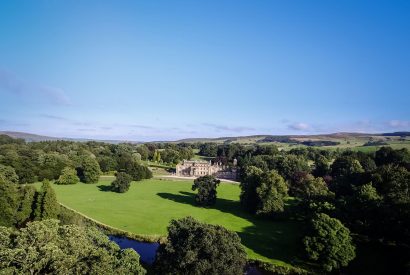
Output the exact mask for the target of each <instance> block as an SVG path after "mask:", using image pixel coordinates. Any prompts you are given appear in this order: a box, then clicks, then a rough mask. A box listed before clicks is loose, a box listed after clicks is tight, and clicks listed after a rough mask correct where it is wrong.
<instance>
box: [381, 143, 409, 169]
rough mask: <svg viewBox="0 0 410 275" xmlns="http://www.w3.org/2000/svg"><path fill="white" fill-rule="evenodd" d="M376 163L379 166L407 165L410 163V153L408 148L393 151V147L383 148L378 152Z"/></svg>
mask: <svg viewBox="0 0 410 275" xmlns="http://www.w3.org/2000/svg"><path fill="white" fill-rule="evenodd" d="M375 161H376V164H377V165H378V166H382V165H387V164H396V165H398V164H400V165H401V164H405V163H408V162H410V153H409V151H408V150H407V149H406V148H403V149H401V150H393V149H392V148H391V147H382V148H380V149H379V150H377V152H376V156H375Z"/></svg>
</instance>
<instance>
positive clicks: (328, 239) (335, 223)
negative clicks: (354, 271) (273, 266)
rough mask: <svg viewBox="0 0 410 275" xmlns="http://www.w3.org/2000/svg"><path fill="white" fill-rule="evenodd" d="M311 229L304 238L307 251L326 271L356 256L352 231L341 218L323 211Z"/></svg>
mask: <svg viewBox="0 0 410 275" xmlns="http://www.w3.org/2000/svg"><path fill="white" fill-rule="evenodd" d="M310 230H311V231H310V234H309V235H308V236H306V237H305V238H304V239H303V243H304V245H305V251H306V253H307V255H308V257H309V258H310V259H311V260H314V261H316V262H318V263H319V265H320V266H321V267H322V268H323V269H324V270H325V271H328V272H330V271H332V270H333V269H339V268H340V267H342V266H347V264H348V263H349V262H350V261H351V260H353V259H354V258H355V256H356V252H355V246H354V244H353V241H352V238H351V237H350V231H349V229H347V228H346V227H345V226H344V225H343V224H342V223H341V222H340V221H339V220H337V219H335V218H331V217H329V216H328V215H326V214H323V213H321V214H317V215H316V216H315V217H314V218H313V219H312V221H311V229H310Z"/></svg>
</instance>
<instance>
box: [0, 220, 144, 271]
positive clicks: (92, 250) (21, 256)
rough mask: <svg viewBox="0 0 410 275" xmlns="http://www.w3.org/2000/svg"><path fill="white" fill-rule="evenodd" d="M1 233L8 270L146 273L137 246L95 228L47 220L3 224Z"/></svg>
mask: <svg viewBox="0 0 410 275" xmlns="http://www.w3.org/2000/svg"><path fill="white" fill-rule="evenodd" d="M0 236H1V238H0V255H1V261H0V269H1V270H2V271H3V272H5V274H145V270H144V269H143V268H142V267H141V266H140V264H139V255H138V254H137V253H136V252H135V251H134V250H132V249H125V250H121V249H120V248H119V247H118V245H116V244H115V243H113V242H111V241H110V240H109V239H108V237H107V236H105V235H104V234H103V233H101V232H100V231H98V230H96V229H93V228H89V227H79V226H76V225H64V226H60V225H59V224H58V221H57V220H45V221H39V222H32V223H29V224H28V225H27V227H25V228H21V229H19V230H13V229H11V228H7V227H1V226H0Z"/></svg>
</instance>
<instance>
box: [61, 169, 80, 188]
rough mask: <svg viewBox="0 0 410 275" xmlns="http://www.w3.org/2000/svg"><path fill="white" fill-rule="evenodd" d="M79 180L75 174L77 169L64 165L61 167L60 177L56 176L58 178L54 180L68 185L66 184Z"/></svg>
mask: <svg viewBox="0 0 410 275" xmlns="http://www.w3.org/2000/svg"><path fill="white" fill-rule="evenodd" d="M79 181H80V179H79V178H78V176H77V171H76V170H75V169H74V168H71V167H66V168H64V169H63V171H62V172H61V175H60V177H59V178H58V180H56V182H55V183H56V184H63V185H68V184H76V183H78V182H79Z"/></svg>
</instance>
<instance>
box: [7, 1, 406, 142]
mask: <svg viewBox="0 0 410 275" xmlns="http://www.w3.org/2000/svg"><path fill="white" fill-rule="evenodd" d="M0 98H1V100H0V130H7V131H22V132H29V133H35V134H42V135H49V136H56V137H74V138H95V139H121V140H135V141H149V140H175V139H181V138H191V137H221V136H243V135H256V134H274V135H275V134H320V133H334V132H370V133H373V132H375V133H376V132H391V131H403V130H407V131H408V130H410V1H407V0H406V1H387V0H385V1H376V0H369V1H362V0H351V1H349V0H343V1H315V0H312V1H305V0H303V1H302V0H300V1H296V0H295V1H285V0H282V1H279V0H278V1H273V0H272V1H268V0H267V1H262V0H261V1H240V0H231V1H228V0H227V1H225V0H216V1H179V0H176V1H159V0H158V1H148V0H147V1H127V0H118V1H114V0H112V1H92V0H86V1H68V0H65V1H64V0H37V1H32V0H17V1H16V0H3V1H0Z"/></svg>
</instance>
